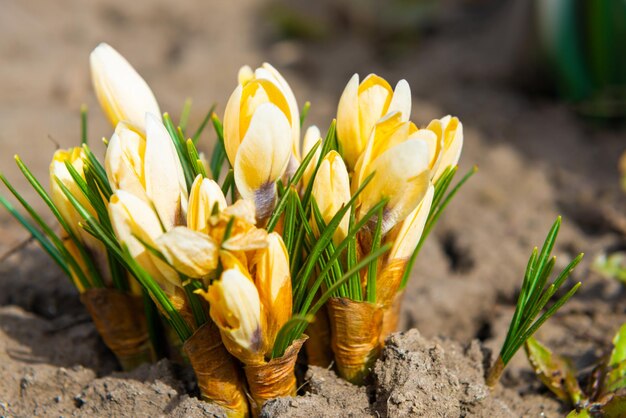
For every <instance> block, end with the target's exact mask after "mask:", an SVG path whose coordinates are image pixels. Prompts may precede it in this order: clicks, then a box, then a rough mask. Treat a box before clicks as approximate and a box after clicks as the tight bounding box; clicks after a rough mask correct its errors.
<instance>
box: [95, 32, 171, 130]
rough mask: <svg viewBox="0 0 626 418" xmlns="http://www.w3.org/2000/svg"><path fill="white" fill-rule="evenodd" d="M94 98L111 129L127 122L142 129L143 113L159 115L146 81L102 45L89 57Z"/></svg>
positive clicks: (159, 112) (123, 59) (112, 51)
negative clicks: (124, 121)
mask: <svg viewBox="0 0 626 418" xmlns="http://www.w3.org/2000/svg"><path fill="white" fill-rule="evenodd" d="M89 61H90V66H91V78H92V82H93V86H94V89H95V91H96V96H97V97H98V101H99V102H100V106H101V107H102V109H103V111H104V113H105V114H106V115H107V117H108V119H109V121H110V122H111V124H112V125H113V126H116V125H117V123H118V122H120V121H122V120H128V121H130V122H131V123H133V124H134V125H136V126H137V127H139V128H140V129H142V130H144V129H145V125H144V121H145V119H144V118H145V114H146V112H150V113H153V114H155V115H159V117H160V115H161V110H160V109H159V105H158V103H157V101H156V98H155V97H154V94H153V93H152V90H150V87H149V86H148V84H147V83H146V82H145V80H144V79H143V78H142V77H141V76H140V75H139V74H138V73H137V71H135V69H134V68H133V67H132V66H131V65H130V64H129V63H128V61H127V60H126V59H125V58H124V57H123V56H122V55H120V54H119V53H118V52H117V51H116V50H115V49H113V48H112V47H111V46H109V45H107V44H105V43H101V44H100V45H98V46H97V47H96V48H95V49H94V50H93V51H92V52H91V55H90V57H89Z"/></svg>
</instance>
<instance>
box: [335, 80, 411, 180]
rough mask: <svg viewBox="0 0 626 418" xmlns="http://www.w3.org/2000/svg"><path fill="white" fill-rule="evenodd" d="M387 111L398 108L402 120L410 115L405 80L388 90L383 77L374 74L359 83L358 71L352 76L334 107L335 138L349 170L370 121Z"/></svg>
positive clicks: (369, 128) (366, 138)
mask: <svg viewBox="0 0 626 418" xmlns="http://www.w3.org/2000/svg"><path fill="white" fill-rule="evenodd" d="M390 112H400V115H401V118H402V121H405V122H406V121H408V119H409V117H410V115H411V89H410V88H409V84H408V83H407V82H406V81H405V80H400V81H399V82H398V84H397V85H396V88H395V90H392V89H391V86H390V85H389V83H387V81H385V80H384V79H383V78H381V77H379V76H377V75H375V74H370V75H368V76H367V77H366V78H365V79H364V80H363V82H361V83H359V75H358V74H355V75H354V76H352V78H351V79H350V81H349V82H348V84H347V85H346V88H345V89H344V91H343V93H342V95H341V98H340V99H339V105H338V108H337V140H338V142H339V149H340V152H341V155H342V157H343V158H344V160H345V162H346V164H347V166H348V168H349V169H350V170H353V169H354V167H355V165H356V163H357V160H358V159H359V156H360V155H361V153H362V152H363V150H364V149H365V146H366V144H367V141H368V139H369V137H370V133H371V131H372V128H373V127H374V125H375V124H376V123H377V122H378V121H379V120H380V119H381V118H382V117H383V116H384V115H386V114H388V113H390Z"/></svg>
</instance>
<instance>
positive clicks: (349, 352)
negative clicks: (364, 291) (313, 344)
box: [327, 298, 383, 385]
mask: <svg viewBox="0 0 626 418" xmlns="http://www.w3.org/2000/svg"><path fill="white" fill-rule="evenodd" d="M327 306H328V314H329V317H330V328H331V333H332V338H331V346H332V349H333V351H334V353H335V361H336V362H337V370H338V371H339V375H340V376H341V377H343V378H344V379H346V380H348V381H349V382H352V383H354V384H357V385H361V384H363V383H364V382H365V380H366V378H367V377H368V376H369V374H370V372H371V369H372V366H373V365H374V362H375V361H376V359H377V358H378V356H379V355H380V348H381V347H380V342H379V338H380V332H381V330H382V322H383V309H382V308H381V307H380V306H377V305H374V304H372V303H369V302H356V301H353V300H351V299H347V298H330V299H329V300H328V305H327Z"/></svg>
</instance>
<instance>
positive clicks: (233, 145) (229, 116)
mask: <svg viewBox="0 0 626 418" xmlns="http://www.w3.org/2000/svg"><path fill="white" fill-rule="evenodd" d="M242 91H243V86H242V85H239V86H237V88H236V89H235V91H233V93H232V94H231V95H230V97H229V98H228V102H227V103H226V109H225V110H224V148H226V155H228V161H230V163H231V165H233V164H235V157H236V156H237V150H238V149H239V144H241V139H242V138H241V136H240V134H239V114H240V106H241V93H242Z"/></svg>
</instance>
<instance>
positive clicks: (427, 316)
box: [0, 0, 626, 417]
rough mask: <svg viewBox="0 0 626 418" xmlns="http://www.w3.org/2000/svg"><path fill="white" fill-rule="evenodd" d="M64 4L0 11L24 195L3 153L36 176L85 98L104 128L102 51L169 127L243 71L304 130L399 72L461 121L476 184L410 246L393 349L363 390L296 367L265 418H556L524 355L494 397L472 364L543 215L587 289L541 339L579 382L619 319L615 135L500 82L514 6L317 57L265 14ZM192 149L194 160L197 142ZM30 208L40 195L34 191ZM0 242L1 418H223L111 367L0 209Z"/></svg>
mask: <svg viewBox="0 0 626 418" xmlns="http://www.w3.org/2000/svg"><path fill="white" fill-rule="evenodd" d="M62 3H63V7H59V6H57V5H56V4H55V5H53V4H52V3H51V2H50V3H48V2H39V1H36V0H20V1H18V0H0V5H1V6H2V9H3V13H0V35H2V36H1V38H2V39H3V41H2V43H0V56H1V57H2V61H3V64H2V66H0V90H1V91H2V95H1V96H0V125H1V126H2V127H3V129H2V131H1V132H0V168H1V170H2V171H3V172H4V173H5V174H6V175H7V176H8V177H9V178H10V179H11V180H14V181H15V183H16V186H18V187H19V189H20V190H27V188H26V183H25V181H22V180H20V177H19V176H18V173H17V170H16V169H15V168H14V164H13V162H12V159H11V156H12V155H13V154H16V153H19V154H20V155H22V157H23V158H24V160H25V161H26V162H27V163H29V165H30V166H31V167H32V168H33V171H34V172H35V173H36V174H37V175H39V176H40V177H41V178H44V179H45V178H46V176H47V173H46V170H47V165H48V162H49V158H50V156H51V155H52V152H53V150H54V147H55V145H54V143H56V142H58V143H59V144H60V145H61V146H63V147H67V146H70V145H71V144H74V143H76V142H77V141H78V136H79V129H78V126H79V120H78V112H77V109H78V108H79V106H80V104H81V103H82V102H85V101H86V102H87V104H88V105H89V107H90V109H93V111H92V112H91V118H90V134H91V138H98V137H102V136H108V135H109V134H110V132H109V131H110V129H109V128H108V126H107V125H106V122H105V121H104V118H103V117H102V115H101V114H100V113H99V112H98V111H97V110H96V109H97V106H96V104H95V98H94V97H93V94H92V93H91V90H90V84H89V73H88V62H87V57H88V54H89V51H90V50H91V49H92V48H93V47H94V46H95V45H96V44H97V43H98V42H99V41H102V40H104V41H107V42H109V43H111V44H112V45H114V46H115V47H116V48H118V49H119V50H121V52H122V53H123V54H124V55H126V56H127V57H128V58H129V59H130V60H131V61H132V62H133V63H134V65H135V66H136V67H137V68H138V69H139V70H140V72H141V73H142V74H143V75H144V77H145V78H146V79H147V80H148V81H149V83H150V84H151V86H152V87H153V89H154V91H155V94H156V96H157V97H158V98H159V101H160V102H161V105H162V108H163V109H164V110H169V111H171V112H172V113H176V112H177V109H180V107H181V105H182V102H183V100H184V98H185V97H186V96H191V97H193V99H194V108H193V110H192V115H191V123H192V124H194V123H195V124H197V123H199V121H200V120H201V118H202V117H203V115H204V112H205V111H206V109H207V108H208V107H209V106H210V105H211V104H212V103H213V102H214V101H218V102H219V104H220V105H221V106H222V109H223V105H224V103H225V101H226V98H227V97H228V95H229V94H230V91H231V89H232V88H234V83H235V74H236V72H237V70H238V68H239V66H240V65H242V64H245V63H249V64H251V65H255V64H258V63H260V62H262V61H264V60H267V61H269V62H272V63H273V64H274V65H276V66H277V67H278V68H280V69H281V71H282V72H283V73H284V75H285V76H286V78H287V79H288V80H289V81H290V83H291V84H292V87H293V89H294V91H295V93H296V96H297V97H298V98H299V99H300V101H301V102H303V101H304V100H310V101H311V102H312V104H313V108H312V111H311V113H310V117H309V120H310V122H312V123H317V124H319V126H320V127H325V126H327V125H328V122H329V120H330V118H331V117H332V115H333V112H334V110H335V106H336V103H337V99H338V97H339V94H340V92H341V90H342V89H343V86H344V84H345V82H346V81H347V80H348V77H349V76H350V75H351V74H352V73H354V72H360V73H361V74H366V73H369V72H376V73H378V74H380V75H382V76H384V77H385V78H387V79H388V80H390V81H391V82H392V83H395V81H396V80H398V79H400V78H406V79H407V81H409V83H410V85H411V87H412V89H413V94H414V106H413V109H414V110H413V119H414V120H415V121H416V122H417V123H418V124H419V125H423V124H425V123H427V122H428V121H429V120H430V119H432V118H435V117H440V116H442V115H445V114H448V113H452V114H455V115H457V116H459V117H460V118H461V120H462V121H463V123H464V128H465V138H466V142H465V147H464V153H463V156H462V164H461V169H460V171H461V172H464V171H466V170H467V169H469V167H471V165H472V164H477V165H478V166H479V168H480V171H479V173H478V174H477V175H476V176H475V177H474V178H473V179H472V180H471V181H470V183H469V184H468V185H467V186H466V188H464V190H462V191H461V192H460V193H459V195H458V197H457V198H456V200H455V201H454V202H453V204H452V205H451V206H450V207H449V208H448V209H447V212H446V214H445V215H444V216H443V218H442V221H441V222H440V224H439V225H438V226H437V228H436V230H435V231H434V233H433V235H432V236H431V238H430V240H429V242H428V243H427V244H426V245H425V246H424V248H423V251H422V253H421V255H420V257H419V259H418V262H417V263H416V266H415V270H414V272H413V277H412V280H411V283H410V285H409V288H408V290H407V294H406V298H405V303H404V308H403V311H402V322H401V329H402V330H406V331H405V332H400V333H397V334H395V335H393V336H392V337H391V339H390V341H389V344H388V345H387V347H386V348H385V350H384V353H383V355H382V358H381V359H380V361H379V362H378V363H377V364H376V366H375V370H374V376H373V380H372V382H371V384H370V385H368V386H367V387H355V386H352V385H350V384H348V383H346V382H343V381H342V380H340V379H338V378H337V377H336V375H335V374H334V372H333V371H329V370H323V369H319V368H315V367H312V368H310V369H309V370H306V371H304V372H305V382H304V384H303V386H302V389H301V391H302V396H299V397H297V398H292V399H278V400H274V401H271V402H270V403H268V405H267V406H266V408H265V409H264V411H263V416H268V417H269V416H272V417H274V416H277V417H280V416H294V417H318V416H320V417H321V416H354V417H361V416H383V417H384V416H389V417H396V416H398V417H403V416H426V417H429V416H433V417H456V416H479V417H480V416H490V417H519V416H540V415H541V414H543V416H548V417H558V416H563V414H564V413H566V412H567V411H566V410H564V409H561V406H560V404H559V403H558V402H557V401H556V400H555V399H554V398H553V397H552V396H551V395H550V394H549V393H548V392H547V391H546V390H545V389H543V388H542V386H541V385H540V384H539V383H538V382H537V380H536V379H535V378H534V376H533V375H532V372H531V370H530V368H529V367H528V365H527V362H526V359H525V358H524V356H523V355H518V356H517V357H515V358H514V360H513V361H512V363H511V365H510V367H509V369H508V370H507V372H506V373H505V375H504V377H503V380H502V385H500V386H499V387H498V388H497V389H496V390H495V391H494V392H490V391H489V390H488V389H487V388H486V387H485V385H484V380H483V374H484V368H485V364H486V363H487V362H488V361H489V350H497V348H498V347H499V344H500V343H501V342H502V340H503V339H504V336H505V333H506V327H507V324H508V321H509V320H510V318H511V315H512V313H513V307H514V303H515V298H516V292H517V289H518V287H519V285H520V283H521V280H522V275H523V271H524V268H525V264H526V261H527V257H528V255H529V254H530V251H531V249H532V247H533V246H535V245H539V244H541V240H542V239H543V237H544V236H545V233H546V232H547V230H548V228H549V226H550V225H551V223H552V222H553V221H554V219H555V218H556V216H557V215H558V214H562V215H563V216H564V224H563V228H562V232H561V234H560V238H559V241H558V243H557V247H556V255H557V257H558V264H559V265H560V266H564V265H565V264H566V263H567V262H568V261H569V259H570V258H571V257H573V256H574V255H575V254H577V253H578V252H579V251H584V252H585V253H586V258H585V261H584V262H583V264H582V265H581V266H580V268H579V269H578V271H577V272H576V274H575V277H574V279H576V280H582V281H583V287H582V289H581V291H580V292H579V293H578V294H577V295H576V297H575V298H574V299H573V300H572V301H571V302H570V303H569V304H568V305H567V306H566V307H565V308H564V309H563V310H562V311H561V312H560V313H559V314H558V315H557V316H556V317H554V318H553V319H552V320H550V321H549V322H548V323H547V324H546V325H545V326H544V327H543V328H542V329H541V330H540V332H539V334H538V338H539V339H540V340H541V341H542V342H543V343H545V344H547V345H548V346H550V347H553V348H557V349H558V350H559V352H560V353H561V354H564V355H567V356H570V357H571V358H573V360H574V362H575V363H576V364H577V365H578V366H579V367H580V368H585V367H588V366H589V365H591V364H593V362H594V360H595V359H597V358H598V357H599V356H601V355H602V354H603V353H605V352H606V350H607V349H608V347H609V343H610V340H611V337H612V335H613V334H614V332H615V331H616V330H617V328H618V327H619V326H620V325H621V324H622V323H623V322H624V321H625V320H626V312H625V310H624V306H626V305H624V303H623V301H624V300H625V298H626V294H625V292H624V289H623V288H622V286H621V285H619V284H618V283H615V282H612V281H609V280H606V279H603V278H600V277H598V276H596V275H595V274H594V273H593V272H591V271H590V269H589V265H590V262H591V260H592V259H593V258H594V257H595V256H596V255H597V254H599V253H600V252H601V251H603V250H605V249H607V248H610V247H614V246H620V245H623V244H624V242H623V240H624V239H623V234H624V231H625V230H626V228H624V225H626V223H625V222H626V221H625V220H624V217H623V215H622V212H623V207H624V198H623V196H622V194H621V192H620V190H619V184H618V173H617V169H616V167H617V160H618V158H619V155H620V153H621V151H622V149H624V148H626V147H625V146H624V141H623V140H622V138H624V134H625V133H626V132H625V130H624V128H623V127H619V126H618V127H613V126H611V127H606V126H598V125H597V124H596V123H593V122H589V121H585V120H581V119H580V118H577V117H576V116H575V114H574V113H573V112H572V111H571V110H570V109H569V108H567V107H566V106H564V105H562V104H559V103H557V102H554V101H551V100H548V99H542V98H536V97H532V96H529V95H527V94H526V93H525V92H524V91H523V90H520V89H519V88H516V87H514V86H513V85H512V83H511V82H510V80H511V77H512V75H515V71H514V69H515V65H516V61H515V51H516V48H517V46H518V44H519V41H520V39H521V38H520V33H521V32H520V30H518V29H521V28H523V27H524V22H525V21H524V16H525V12H526V11H525V10H524V8H523V6H521V5H520V4H518V3H519V2H513V1H506V0H503V1H501V2H499V6H498V7H497V8H494V10H492V11H490V12H489V13H484V14H479V15H472V16H471V18H470V19H468V18H464V15H463V13H465V12H464V11H463V10H460V9H459V8H458V7H456V8H455V6H456V3H458V2H455V1H452V0H449V1H446V2H444V4H446V5H448V6H449V7H450V10H452V12H450V13H447V14H444V16H443V18H442V21H441V22H440V27H439V29H438V30H437V31H435V32H434V33H431V34H429V35H428V36H425V37H424V38H423V39H421V40H420V42H419V43H418V44H416V45H415V46H414V47H412V48H411V49H410V50H409V51H407V52H406V53H404V54H402V55H400V56H394V57H393V59H390V58H388V57H387V56H386V55H384V54H383V55H381V53H380V52H379V51H377V50H376V49H375V48H371V46H370V45H369V44H368V43H366V42H365V41H364V40H363V39H362V38H360V37H358V36H356V35H354V34H352V33H351V32H350V31H349V30H348V29H345V30H343V31H341V30H339V33H338V34H336V36H335V37H333V38H332V41H326V42H324V41H322V42H321V43H308V42H301V41H277V40H276V39H275V37H274V36H273V32H272V29H271V27H270V25H269V24H268V22H267V21H266V19H265V17H264V16H265V14H264V13H263V10H264V9H263V7H264V3H265V2H261V3H258V2H253V1H252V0H241V1H239V2H236V3H235V2H214V3H212V4H210V5H209V4H205V2H193V1H188V0H184V1H179V2H177V4H176V7H172V6H171V3H169V2H165V1H157V2H151V3H150V4H148V3H147V2H145V3H144V2H123V1H120V0H115V1H111V0H106V1H105V0H96V1H92V2H81V1H79V0H64V1H63V2H62ZM320 4H322V5H323V4H326V3H325V2H321V3H320ZM320 7H323V6H320ZM67 10H70V11H71V13H66V12H65V11H67ZM493 51H501V53H499V54H494V53H493ZM203 140H204V141H205V143H204V145H203V148H204V149H205V150H208V149H210V148H209V142H210V141H212V140H213V139H212V138H210V139H209V138H208V136H207V138H204V139H203ZM94 142H95V141H94ZM99 150H100V151H101V149H99ZM26 197H27V198H31V200H32V201H36V200H35V199H34V194H33V193H30V192H29V193H26ZM36 206H37V205H36ZM37 207H39V208H41V207H42V206H41V205H40V204H39V205H38V206H37ZM48 219H49V218H48ZM0 229H1V231H2V234H0V254H5V253H7V252H9V251H11V255H10V256H9V257H7V258H5V259H4V260H3V261H2V263H1V264H0V376H1V379H0V415H4V416H35V415H37V416H122V415H132V416H138V417H140V416H146V417H158V416H174V417H188V416H192V417H194V416H220V411H219V410H217V409H215V408H214V407H212V406H210V405H208V404H205V403H202V402H200V401H198V400H197V399H196V398H195V388H194V383H193V378H192V375H191V373H190V371H189V370H187V369H185V368H181V367H179V366H175V365H173V364H171V363H169V362H168V361H167V360H162V361H161V362H159V363H157V364H155V365H152V366H143V367H141V368H140V369H138V370H136V371H134V372H132V373H121V372H119V371H116V365H115V362H114V360H113V357H112V355H111V354H110V353H109V352H108V351H107V349H106V348H105V347H104V345H103V344H102V342H101V341H100V339H99V337H98V336H97V334H96V332H95V329H94V327H93V325H92V324H91V322H90V320H89V318H88V316H87V313H86V311H85V310H84V309H83V308H82V306H81V305H80V302H79V300H78V297H77V294H76V292H75V290H74V289H73V288H72V287H71V285H70V284H69V283H68V281H67V279H65V278H64V277H63V276H62V274H61V272H60V271H59V270H58V269H57V268H56V267H55V266H54V265H53V264H52V262H50V261H49V260H48V259H47V258H46V257H45V255H44V254H43V253H42V251H41V250H39V249H38V248H37V247H36V246H35V245H34V244H32V243H27V244H23V243H24V240H25V239H26V238H27V237H26V235H25V233H24V231H22V230H21V229H20V228H19V227H18V225H17V224H16V223H15V222H14V221H13V220H12V219H10V218H9V216H8V215H7V214H6V213H4V212H2V213H0ZM418 330H419V331H418Z"/></svg>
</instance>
